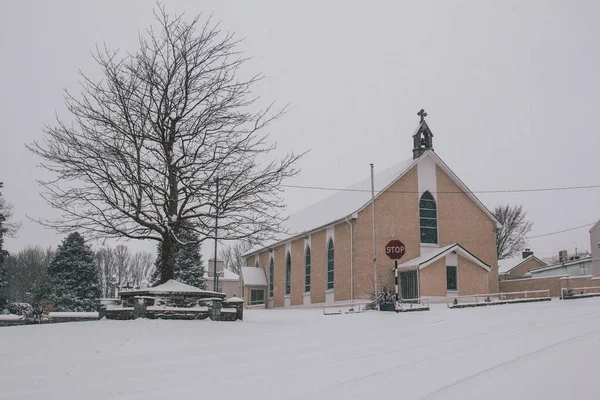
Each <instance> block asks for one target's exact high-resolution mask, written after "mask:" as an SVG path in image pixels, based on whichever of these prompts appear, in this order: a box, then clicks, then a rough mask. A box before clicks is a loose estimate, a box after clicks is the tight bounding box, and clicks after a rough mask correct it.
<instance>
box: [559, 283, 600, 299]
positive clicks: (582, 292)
mask: <svg viewBox="0 0 600 400" xmlns="http://www.w3.org/2000/svg"><path fill="white" fill-rule="evenodd" d="M595 296H600V286H590V287H579V288H578V287H575V288H570V287H567V288H564V289H563V290H562V291H561V293H560V299H561V300H564V299H576V298H579V297H595Z"/></svg>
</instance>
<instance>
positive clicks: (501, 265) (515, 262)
mask: <svg viewBox="0 0 600 400" xmlns="http://www.w3.org/2000/svg"><path fill="white" fill-rule="evenodd" d="M532 257H533V255H531V256H529V257H527V258H523V257H521V256H517V257H512V258H505V259H503V260H498V273H499V274H506V273H508V272H510V271H512V270H513V269H515V268H517V267H518V266H519V265H521V264H522V263H524V262H525V261H527V260H529V259H530V258H532Z"/></svg>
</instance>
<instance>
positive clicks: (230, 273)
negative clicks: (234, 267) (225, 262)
mask: <svg viewBox="0 0 600 400" xmlns="http://www.w3.org/2000/svg"><path fill="white" fill-rule="evenodd" d="M225 279H227V280H232V281H233V280H235V281H237V280H239V279H240V276H239V275H238V274H236V273H235V272H233V271H230V270H228V269H224V270H223V276H222V277H221V280H225Z"/></svg>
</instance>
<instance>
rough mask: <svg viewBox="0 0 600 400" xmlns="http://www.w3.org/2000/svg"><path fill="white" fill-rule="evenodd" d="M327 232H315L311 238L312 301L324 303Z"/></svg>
mask: <svg viewBox="0 0 600 400" xmlns="http://www.w3.org/2000/svg"><path fill="white" fill-rule="evenodd" d="M326 240H327V239H326V232H325V230H321V231H319V232H316V233H313V234H312V235H311V238H310V242H311V243H310V245H311V247H310V251H311V261H310V302H311V303H324V302H325V288H326V279H327V267H326V264H327V250H326Z"/></svg>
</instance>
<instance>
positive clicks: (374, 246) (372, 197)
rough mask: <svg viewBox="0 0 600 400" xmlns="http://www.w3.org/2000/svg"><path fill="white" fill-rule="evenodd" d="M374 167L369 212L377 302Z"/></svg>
mask: <svg viewBox="0 0 600 400" xmlns="http://www.w3.org/2000/svg"><path fill="white" fill-rule="evenodd" d="M373 171H374V167H373V164H371V211H372V217H373V287H374V289H375V291H374V293H375V301H377V243H376V240H375V176H374V172H373Z"/></svg>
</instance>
